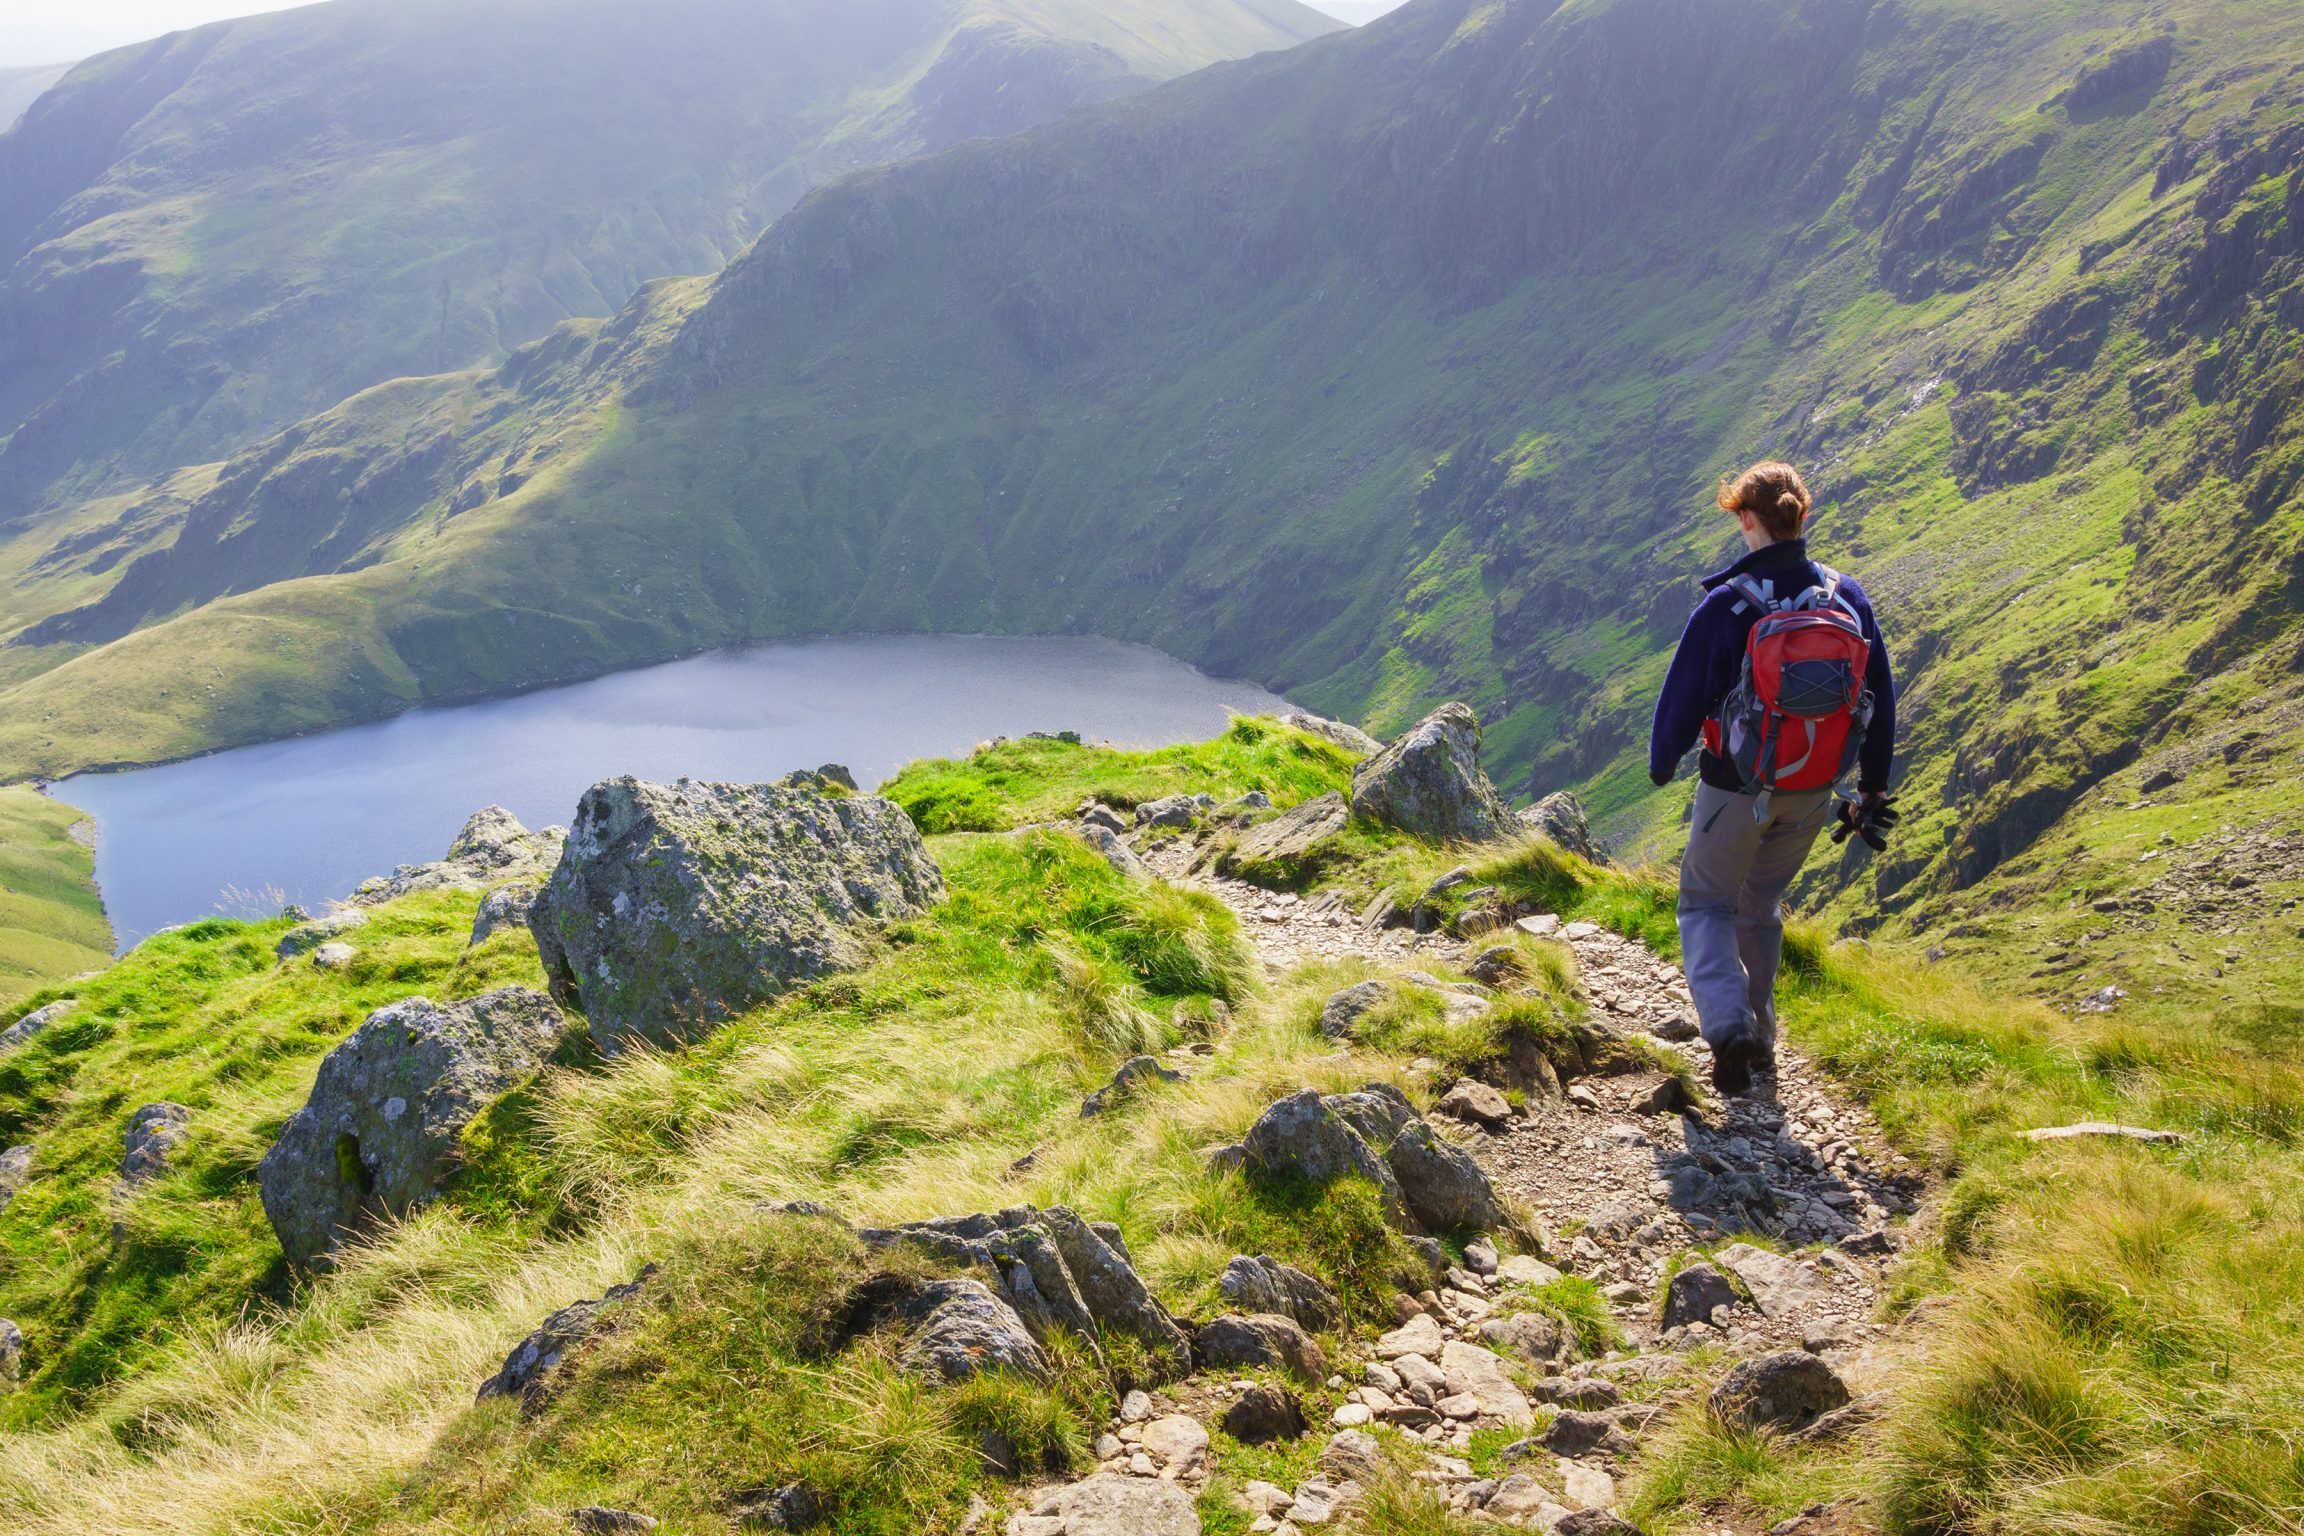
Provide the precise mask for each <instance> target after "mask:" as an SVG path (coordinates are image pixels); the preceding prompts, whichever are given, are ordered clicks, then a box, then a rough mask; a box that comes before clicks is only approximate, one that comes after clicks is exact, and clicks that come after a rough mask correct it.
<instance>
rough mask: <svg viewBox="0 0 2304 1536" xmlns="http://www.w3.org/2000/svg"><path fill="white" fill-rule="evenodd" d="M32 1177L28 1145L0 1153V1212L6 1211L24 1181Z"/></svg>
mask: <svg viewBox="0 0 2304 1536" xmlns="http://www.w3.org/2000/svg"><path fill="white" fill-rule="evenodd" d="M31 1177H32V1147H31V1144H30V1143H26V1144H25V1145H23V1146H17V1147H10V1148H9V1149H8V1150H7V1151H5V1152H0V1211H4V1210H6V1209H8V1202H9V1201H11V1200H13V1199H15V1198H16V1195H17V1192H18V1191H20V1190H22V1189H23V1187H24V1184H25V1181H26V1180H28V1179H30V1178H31Z"/></svg>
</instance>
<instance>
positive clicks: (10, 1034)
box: [0, 997, 77, 1055]
mask: <svg viewBox="0 0 2304 1536" xmlns="http://www.w3.org/2000/svg"><path fill="white" fill-rule="evenodd" d="M76 1002H77V1000H76V999H74V998H69V997H66V998H59V999H58V1000H57V1001H55V1002H53V1003H48V1004H45V1005H43V1006H42V1007H38V1008H35V1009H33V1010H32V1011H31V1012H30V1013H27V1014H25V1015H24V1016H23V1017H22V1018H20V1019H18V1020H17V1021H16V1022H15V1023H13V1024H11V1025H9V1026H8V1027H7V1028H6V1029H0V1055H6V1054H7V1053H8V1052H10V1051H13V1050H15V1049H16V1048H17V1047H18V1046H22V1045H29V1044H31V1042H32V1037H33V1036H35V1035H37V1034H39V1033H40V1032H41V1031H42V1030H44V1029H46V1028H47V1027H48V1026H49V1025H51V1024H53V1023H55V1022H56V1021H57V1020H58V1019H61V1018H62V1017H64V1015H66V1014H68V1013H70V1012H71V1011H72V1009H73V1007H74V1006H75V1004H76Z"/></svg>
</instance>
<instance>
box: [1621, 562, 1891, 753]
mask: <svg viewBox="0 0 2304 1536" xmlns="http://www.w3.org/2000/svg"><path fill="white" fill-rule="evenodd" d="M1735 576H1750V577H1752V578H1753V579H1754V580H1756V581H1762V582H1769V583H1773V590H1774V592H1775V595H1776V596H1778V597H1780V598H1782V597H1790V596H1792V595H1793V594H1795V593H1797V592H1800V591H1802V590H1804V589H1806V588H1808V587H1812V586H1816V585H1819V584H1820V583H1821V582H1822V581H1823V579H1824V578H1823V576H1822V575H1821V574H1820V573H1819V572H1818V571H1817V569H1816V565H1815V562H1813V561H1811V560H1810V559H1809V558H1808V542H1807V540H1805V539H1787V540H1785V541H1784V542H1783V543H1781V544H1769V545H1766V546H1764V547H1762V548H1760V549H1756V550H1754V551H1753V552H1752V553H1751V554H1748V555H1746V556H1745V557H1744V558H1743V559H1741V560H1739V561H1737V562H1736V563H1735V564H1734V565H1731V566H1729V567H1728V568H1727V569H1726V570H1723V571H1715V572H1713V573H1712V574H1711V575H1709V576H1707V577H1705V578H1704V587H1705V591H1704V598H1703V601H1701V602H1699V603H1698V604H1697V605H1696V611H1695V612H1694V613H1692V614H1690V615H1689V616H1688V627H1687V628H1686V629H1684V630H1682V631H1681V632H1680V648H1679V649H1678V650H1676V651H1674V652H1673V653H1672V669H1671V670H1670V671H1669V672H1667V673H1665V674H1664V691H1663V692H1662V693H1660V694H1658V695H1657V698H1656V724H1655V726H1654V728H1653V729H1652V730H1650V732H1649V734H1648V777H1649V778H1651V779H1653V780H1654V781H1655V782H1657V783H1658V784H1669V783H1671V782H1672V773H1673V770H1674V769H1676V768H1678V767H1679V765H1680V759H1681V758H1683V757H1685V756H1687V755H1688V749H1689V748H1690V747H1692V746H1694V745H1696V741H1697V737H1698V734H1699V733H1700V732H1701V731H1702V730H1703V728H1704V721H1705V718H1706V717H1707V716H1709V715H1710V714H1711V713H1712V712H1713V711H1714V710H1716V709H1718V708H1719V707H1720V701H1721V700H1722V699H1724V698H1726V697H1727V696H1728V690H1729V689H1731V688H1733V687H1735V686H1736V678H1737V675H1738V674H1739V673H1740V672H1742V670H1743V667H1744V640H1745V637H1746V636H1748V635H1749V634H1751V633H1752V626H1753V625H1754V624H1755V623H1757V622H1758V621H1759V618H1760V615H1759V614H1758V613H1757V612H1755V611H1753V610H1752V609H1751V607H1750V606H1749V605H1747V606H1746V608H1745V611H1744V612H1742V613H1738V612H1736V611H1735V609H1736V604H1737V602H1738V598H1737V595H1736V590H1735V588H1733V587H1731V586H1729V585H1728V582H1729V579H1730V578H1731V577H1735ZM1840 594H1841V596H1843V597H1845V598H1846V599H1847V600H1848V605H1849V606H1850V607H1852V608H1854V609H1855V610H1856V616H1857V617H1858V618H1859V619H1860V620H1862V621H1863V625H1864V638H1865V639H1866V640H1869V641H1871V642H1872V659H1871V661H1870V662H1869V663H1868V664H1867V665H1866V667H1865V669H1864V686H1865V687H1866V688H1868V689H1870V690H1871V692H1872V724H1871V726H1870V727H1869V728H1868V729H1867V730H1866V731H1865V733H1864V750H1863V753H1862V755H1861V756H1859V757H1858V758H1857V760H1856V787H1857V788H1858V789H1859V790H1862V791H1863V792H1864V793H1866V794H1871V793H1873V792H1875V791H1878V790H1884V789H1886V788H1887V787H1888V770H1889V767H1890V765H1891V764H1892V762H1893V761H1894V757H1895V752H1896V678H1895V675H1894V674H1893V673H1892V672H1890V671H1889V668H1888V646H1887V643H1886V642H1885V641H1883V640H1882V639H1881V638H1880V626H1879V624H1878V623H1877V622H1876V621H1875V620H1874V619H1873V617H1872V604H1871V601H1870V600H1869V599H1868V598H1866V597H1865V596H1864V589H1863V588H1862V587H1860V586H1858V585H1857V584H1856V582H1855V580H1854V579H1853V578H1852V577H1849V576H1847V575H1845V574H1843V575H1842V576H1841V578H1840ZM1696 771H1697V772H1698V774H1700V775H1701V776H1702V777H1703V780H1704V782H1705V783H1707V784H1712V785H1716V786H1718V787H1719V788H1721V789H1727V790H1737V789H1741V788H1743V784H1742V782H1741V781H1740V780H1739V779H1738V778H1737V776H1736V769H1735V767H1734V765H1732V764H1731V763H1729V762H1728V761H1726V760H1725V759H1723V758H1717V757H1714V756H1713V755H1712V754H1711V753H1709V752H1706V753H1705V754H1704V755H1703V757H1702V759H1701V760H1700V761H1699V762H1698V763H1697V765H1696Z"/></svg>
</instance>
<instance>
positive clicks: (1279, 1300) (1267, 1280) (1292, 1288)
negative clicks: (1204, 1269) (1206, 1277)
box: [1216, 1254, 1344, 1333]
mask: <svg viewBox="0 0 2304 1536" xmlns="http://www.w3.org/2000/svg"><path fill="white" fill-rule="evenodd" d="M1216 1289H1217V1291H1218V1292H1220V1293H1221V1294H1222V1295H1223V1297H1224V1299H1225V1300H1226V1301H1228V1302H1230V1303H1232V1305H1233V1306H1235V1307H1237V1308H1239V1309H1240V1310H1241V1311H1243V1312H1277V1313H1279V1314H1280V1315H1281V1316H1282V1317H1292V1318H1294V1319H1295V1320H1296V1321H1297V1322H1299V1323H1302V1324H1303V1325H1304V1326H1305V1327H1306V1328H1309V1329H1311V1330H1312V1331H1313V1332H1315V1333H1326V1332H1327V1331H1328V1330H1329V1329H1331V1328H1334V1327H1336V1326H1338V1325H1339V1324H1341V1323H1342V1322H1343V1321H1344V1308H1343V1305H1342V1304H1341V1303H1340V1302H1338V1301H1337V1299H1336V1295H1335V1293H1334V1292H1333V1291H1331V1290H1329V1289H1328V1287H1326V1286H1324V1285H1322V1284H1321V1283H1320V1282H1319V1281H1318V1280H1316V1279H1314V1278H1313V1277H1312V1276H1310V1275H1308V1274H1306V1273H1304V1271H1302V1270H1300V1269H1295V1268H1292V1267H1290V1266H1289V1265H1286V1264H1283V1263H1281V1262H1279V1261H1278V1260H1277V1259H1274V1258H1273V1257H1272V1256H1271V1255H1269V1254H1258V1255H1256V1256H1255V1257H1254V1258H1249V1257H1248V1256H1247V1255H1245V1254H1243V1255H1241V1256H1240V1257H1239V1258H1236V1259H1234V1260H1233V1261H1232V1262H1231V1263H1229V1264H1227V1265H1225V1266H1224V1273H1223V1274H1221V1275H1219V1276H1217V1277H1216Z"/></svg>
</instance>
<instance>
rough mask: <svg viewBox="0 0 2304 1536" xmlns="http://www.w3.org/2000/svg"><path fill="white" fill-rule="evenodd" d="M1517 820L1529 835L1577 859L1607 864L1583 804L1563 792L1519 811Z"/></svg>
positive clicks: (1571, 795) (1606, 857) (1605, 852)
mask: <svg viewBox="0 0 2304 1536" xmlns="http://www.w3.org/2000/svg"><path fill="white" fill-rule="evenodd" d="M1519 819H1520V825H1521V826H1522V827H1524V828H1526V829H1527V830H1528V831H1530V832H1533V833H1535V834H1536V835H1537V836H1539V837H1544V838H1549V839H1551V841H1552V842H1553V843H1554V844H1556V845H1557V846H1559V847H1561V848H1564V849H1566V850H1567V851H1568V852H1570V853H1573V854H1575V855H1576V856H1577V857H1578V858H1581V859H1590V860H1591V861H1592V862H1593V863H1595V864H1605V863H1607V862H1608V853H1607V850H1606V849H1604V848H1602V847H1601V846H1600V840H1599V839H1598V838H1596V837H1594V836H1593V835H1592V824H1591V822H1589V821H1587V820H1586V819H1585V817H1584V802H1583V801H1581V800H1579V799H1577V798H1576V797H1575V796H1574V795H1573V794H1570V793H1569V792H1568V791H1567V790H1565V789H1563V790H1559V791H1557V792H1555V793H1553V794H1549V795H1546V796H1545V797H1544V798H1543V799H1541V800H1539V801H1537V802H1536V803H1535V804H1534V805H1532V806H1530V807H1528V809H1526V810H1524V811H1522V812H1521V813H1520V818H1519Z"/></svg>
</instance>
